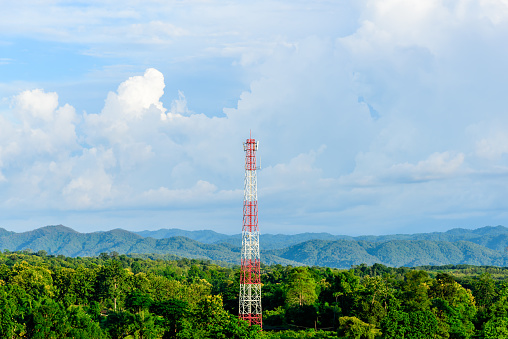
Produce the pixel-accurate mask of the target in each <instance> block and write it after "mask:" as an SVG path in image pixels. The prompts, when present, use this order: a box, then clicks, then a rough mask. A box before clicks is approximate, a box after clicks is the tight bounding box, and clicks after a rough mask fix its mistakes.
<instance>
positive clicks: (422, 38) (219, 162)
mask: <svg viewBox="0 0 508 339" xmlns="http://www.w3.org/2000/svg"><path fill="white" fill-rule="evenodd" d="M2 8H3V9H2V11H1V13H0V227H3V228H6V229H8V230H13V231H25V230H30V229H34V228H38V227H41V226H44V225H49V224H64V225H67V226H69V227H72V228H74V229H76V230H78V231H80V232H89V231H98V230H108V229H112V228H117V227H121V228H124V229H128V230H144V229H160V228H173V227H175V228H182V229H189V230H197V229H213V230H215V231H217V232H223V233H229V234H232V233H239V232H240V231H241V224H242V215H241V213H242V207H241V206H242V200H243V192H242V190H243V175H244V172H243V171H244V169H243V162H244V152H243V148H242V142H243V141H244V140H245V139H246V138H247V137H248V136H249V133H250V132H251V131H252V136H253V137H254V138H256V139H258V140H259V141H260V149H259V152H258V155H259V157H260V158H261V162H262V167H263V169H262V170H261V171H260V172H259V174H258V185H259V186H258V192H259V206H260V210H259V213H260V216H259V220H260V230H261V231H262V232H263V233H299V232H330V233H333V234H349V235H361V234H388V233H416V232H430V231H445V230H448V229H450V228H453V227H464V228H477V227H482V226H486V225H498V224H501V225H506V226H508V222H507V221H508V213H507V211H508V181H507V180H508V132H507V131H508V110H507V99H506V98H507V94H506V93H507V90H508V44H506V41H507V40H508V3H506V1H489V0H477V1H472V0H455V1H434V0H431V1H419V0H362V1H341V2H338V1H251V2H248V3H242V2H238V1H214V0H210V1H156V0H154V1H134V0H132V1H113V0H111V1H87V2H75V1H57V0H51V1H50V0H47V1H46V0H42V1H23V0H21V1H16V2H8V3H6V4H3V5H2Z"/></svg>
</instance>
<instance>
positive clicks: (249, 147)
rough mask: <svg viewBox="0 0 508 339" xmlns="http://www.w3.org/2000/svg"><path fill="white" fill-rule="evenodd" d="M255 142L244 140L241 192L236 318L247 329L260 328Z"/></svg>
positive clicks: (256, 145) (256, 144)
mask: <svg viewBox="0 0 508 339" xmlns="http://www.w3.org/2000/svg"><path fill="white" fill-rule="evenodd" d="M257 149H258V142H256V140H255V139H247V141H246V142H245V143H244V144H243V150H244V151H245V152H246V153H245V181H244V190H243V228H242V255H241V273H240V305H239V306H240V307H239V311H238V316H239V318H240V319H244V320H247V321H248V322H249V323H250V324H251V325H259V326H262V318H261V272H260V271H261V267H260V265H261V261H260V258H259V228H258V191H257V186H258V185H257V174H256V170H257V167H256V151H257Z"/></svg>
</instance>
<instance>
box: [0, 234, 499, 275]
mask: <svg viewBox="0 0 508 339" xmlns="http://www.w3.org/2000/svg"><path fill="white" fill-rule="evenodd" d="M260 237H261V238H260V243H261V248H262V251H261V258H262V262H263V263H265V264H282V265H294V266H296V265H317V266H329V267H338V268H349V267H350V266H351V265H359V264H361V263H366V264H369V265H371V264H374V263H381V264H384V265H388V266H421V265H445V264H471V265H493V266H508V251H507V250H506V249H507V247H508V228H506V227H503V226H496V227H491V226H487V227H482V228H478V229H475V230H468V229H452V230H449V231H447V232H433V233H418V234H394V235H383V236H359V237H350V236H340V235H332V234H329V233H301V234H295V235H283V234H277V235H273V234H262V235H261V236H260ZM240 245H241V236H240V235H239V234H235V235H226V234H221V233H217V232H214V231H206V230H205V231H184V230H179V229H162V230H158V231H142V232H136V233H134V232H129V231H126V230H123V229H114V230H110V231H105V232H94V233H79V232H76V231H75V230H73V229H71V228H69V227H66V226H62V225H56V226H46V227H41V228H39V229H36V230H33V231H28V232H22V233H15V232H10V231H7V230H5V229H3V228H0V249H5V250H9V251H19V250H25V249H31V250H32V251H34V252H37V251H39V250H44V251H46V252H47V253H48V254H52V255H57V254H63V255H66V256H74V257H75V256H97V255H99V254H100V253H104V252H106V253H109V252H113V251H115V252H118V253H119V254H127V253H139V254H147V253H153V254H173V255H176V256H180V257H187V258H203V259H210V260H215V261H223V262H228V263H233V264H238V263H239V261H240Z"/></svg>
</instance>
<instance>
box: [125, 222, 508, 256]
mask: <svg viewBox="0 0 508 339" xmlns="http://www.w3.org/2000/svg"><path fill="white" fill-rule="evenodd" d="M134 233H136V234H139V235H141V236H143V237H153V238H157V239H161V238H165V237H166V238H169V237H172V236H185V237H187V238H189V239H193V240H197V241H199V242H203V243H207V244H213V243H216V244H218V243H229V244H232V245H234V246H240V245H241V242H242V237H241V234H234V235H226V234H221V233H217V232H214V231H184V230H181V229H177V228H173V229H160V230H158V231H142V232H134ZM309 240H327V241H333V240H355V241H367V242H375V243H377V242H387V241H393V240H429V241H447V242H456V241H470V242H473V243H475V244H478V245H482V246H485V247H487V248H490V249H493V250H496V251H505V249H506V248H507V247H508V228H506V227H504V226H485V227H481V228H477V229H473V230H470V229H465V228H453V229H451V230H449V231H446V232H432V233H414V234H390V235H362V236H357V237H353V236H348V235H333V234H330V233H309V232H308V233H299V234H294V235H287V234H261V235H260V243H261V244H262V248H263V249H266V250H273V249H281V248H285V247H288V246H292V245H296V244H299V243H302V242H305V241H309Z"/></svg>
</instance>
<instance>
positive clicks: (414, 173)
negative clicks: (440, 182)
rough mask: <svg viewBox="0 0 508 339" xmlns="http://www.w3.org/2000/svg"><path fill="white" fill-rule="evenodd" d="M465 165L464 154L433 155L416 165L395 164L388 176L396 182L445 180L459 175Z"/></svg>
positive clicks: (444, 153) (446, 153)
mask: <svg viewBox="0 0 508 339" xmlns="http://www.w3.org/2000/svg"><path fill="white" fill-rule="evenodd" d="M463 163H464V154H462V153H459V154H456V155H452V154H450V152H443V153H433V154H431V155H430V156H429V157H428V158H427V159H425V160H422V161H419V162H418V163H417V164H416V165H414V164H410V163H407V162H406V163H403V164H395V165H393V166H391V168H390V169H389V170H388V175H389V176H393V177H394V178H395V180H410V181H427V180H437V179H444V178H446V177H450V176H453V175H457V174H458V173H457V172H458V170H459V169H460V167H461V166H462V164H463Z"/></svg>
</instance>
